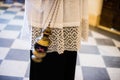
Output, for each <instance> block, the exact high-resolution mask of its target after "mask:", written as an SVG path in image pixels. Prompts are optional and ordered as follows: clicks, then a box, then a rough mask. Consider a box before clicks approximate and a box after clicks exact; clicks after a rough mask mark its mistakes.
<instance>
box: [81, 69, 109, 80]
mask: <svg viewBox="0 0 120 80" xmlns="http://www.w3.org/2000/svg"><path fill="white" fill-rule="evenodd" d="M82 72H83V80H110V78H109V76H108V73H107V70H106V69H105V68H95V67H82Z"/></svg>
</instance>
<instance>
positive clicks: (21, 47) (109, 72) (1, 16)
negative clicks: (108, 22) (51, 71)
mask: <svg viewBox="0 0 120 80" xmlns="http://www.w3.org/2000/svg"><path fill="white" fill-rule="evenodd" d="M23 15H24V5H23V4H20V3H14V4H2V3H0V80H29V55H30V53H29V46H28V45H29V43H28V42H27V41H23V40H21V39H20V38H19V36H20V32H21V29H22V24H23ZM118 38H120V37H118ZM75 80H120V41H118V40H115V39H114V38H110V37H108V36H105V35H103V34H101V33H99V32H96V31H94V30H90V35H89V39H88V42H82V46H81V49H80V51H79V53H78V56H77V64H76V72H75Z"/></svg>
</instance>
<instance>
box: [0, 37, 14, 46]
mask: <svg viewBox="0 0 120 80" xmlns="http://www.w3.org/2000/svg"><path fill="white" fill-rule="evenodd" d="M13 42H14V39H6V38H0V47H11V45H12V44H13Z"/></svg>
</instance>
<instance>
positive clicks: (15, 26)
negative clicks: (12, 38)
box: [5, 25, 22, 31]
mask: <svg viewBox="0 0 120 80" xmlns="http://www.w3.org/2000/svg"><path fill="white" fill-rule="evenodd" d="M21 28H22V26H19V25H7V26H6V27H5V30H15V31H20V30H21Z"/></svg>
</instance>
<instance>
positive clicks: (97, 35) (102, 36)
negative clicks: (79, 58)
mask: <svg viewBox="0 0 120 80" xmlns="http://www.w3.org/2000/svg"><path fill="white" fill-rule="evenodd" d="M91 32H92V35H93V37H94V38H105V39H106V38H107V39H108V38H109V37H107V36H105V35H102V34H100V33H98V32H95V31H91Z"/></svg>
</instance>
